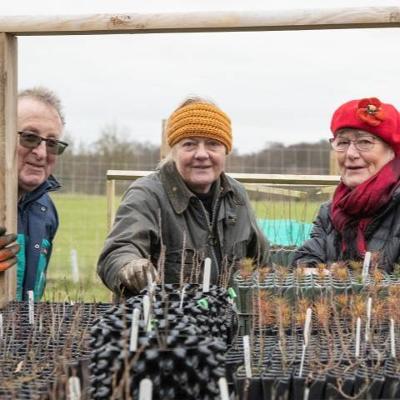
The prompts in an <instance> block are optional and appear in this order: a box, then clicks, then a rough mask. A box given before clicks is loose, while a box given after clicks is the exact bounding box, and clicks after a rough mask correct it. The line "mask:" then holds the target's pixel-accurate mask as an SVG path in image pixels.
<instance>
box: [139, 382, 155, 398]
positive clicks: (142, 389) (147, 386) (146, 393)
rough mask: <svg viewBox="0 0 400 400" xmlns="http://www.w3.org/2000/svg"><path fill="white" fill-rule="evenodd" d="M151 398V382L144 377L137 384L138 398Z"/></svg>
mask: <svg viewBox="0 0 400 400" xmlns="http://www.w3.org/2000/svg"><path fill="white" fill-rule="evenodd" d="M152 398H153V382H152V381H151V380H150V379H148V378H144V379H142V380H141V381H140V384H139V400H151V399H152Z"/></svg>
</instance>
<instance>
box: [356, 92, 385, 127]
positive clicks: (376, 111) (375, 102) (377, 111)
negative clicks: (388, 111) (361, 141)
mask: <svg viewBox="0 0 400 400" xmlns="http://www.w3.org/2000/svg"><path fill="white" fill-rule="evenodd" d="M356 113H357V117H358V118H359V119H360V120H361V121H363V122H365V123H367V124H368V125H371V126H378V125H380V123H381V122H382V121H384V120H385V113H384V111H383V109H382V103H381V102H380V100H379V99H377V98H376V97H371V98H369V99H361V100H360V101H359V102H358V109H357V111H356Z"/></svg>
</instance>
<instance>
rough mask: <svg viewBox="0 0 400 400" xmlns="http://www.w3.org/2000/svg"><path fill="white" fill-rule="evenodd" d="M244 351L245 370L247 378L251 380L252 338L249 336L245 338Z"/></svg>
mask: <svg viewBox="0 0 400 400" xmlns="http://www.w3.org/2000/svg"><path fill="white" fill-rule="evenodd" d="M243 350H244V368H245V370H246V378H251V376H252V375H251V352H250V338H249V335H245V336H243Z"/></svg>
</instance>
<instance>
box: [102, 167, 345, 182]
mask: <svg viewBox="0 0 400 400" xmlns="http://www.w3.org/2000/svg"><path fill="white" fill-rule="evenodd" d="M152 172H153V171H120V170H108V171H107V180H118V181H121V180H135V179H138V178H141V177H143V176H147V175H149V174H151V173H152ZM228 175H229V176H230V177H232V178H234V179H236V180H238V181H239V182H242V183H257V184H268V183H274V184H280V185H337V184H338V183H339V176H333V175H286V174H283V175H282V174H240V173H228Z"/></svg>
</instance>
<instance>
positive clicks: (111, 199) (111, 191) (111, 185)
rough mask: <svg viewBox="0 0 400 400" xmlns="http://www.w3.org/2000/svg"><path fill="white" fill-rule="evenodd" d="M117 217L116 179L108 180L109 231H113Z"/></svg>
mask: <svg viewBox="0 0 400 400" xmlns="http://www.w3.org/2000/svg"><path fill="white" fill-rule="evenodd" d="M114 219H115V180H114V179H112V180H108V181H107V232H110V231H111V228H112V225H113V223H114Z"/></svg>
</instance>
